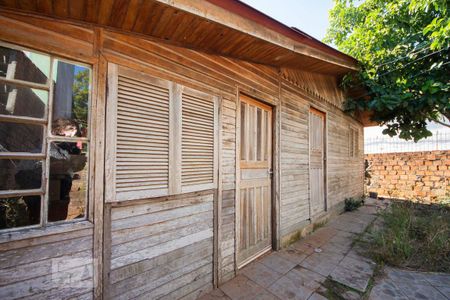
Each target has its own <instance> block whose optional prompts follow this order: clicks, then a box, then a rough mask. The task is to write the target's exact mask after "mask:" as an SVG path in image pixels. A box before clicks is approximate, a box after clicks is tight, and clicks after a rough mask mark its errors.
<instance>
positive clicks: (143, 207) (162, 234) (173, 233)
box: [108, 193, 214, 299]
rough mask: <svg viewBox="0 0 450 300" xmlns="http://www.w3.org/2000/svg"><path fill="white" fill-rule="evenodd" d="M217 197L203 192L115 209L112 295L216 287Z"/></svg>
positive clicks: (147, 295)
mask: <svg viewBox="0 0 450 300" xmlns="http://www.w3.org/2000/svg"><path fill="white" fill-rule="evenodd" d="M213 200H214V197H213V194H212V193H206V194H205V193H203V194H201V195H198V194H192V195H191V196H185V197H178V198H175V199H170V200H165V201H156V202H155V201H144V202H143V203H141V204H137V205H133V204H131V205H128V206H124V207H113V208H112V210H111V254H110V256H111V271H110V276H109V279H110V282H111V286H110V287H109V288H108V296H110V297H111V298H115V299H130V298H136V297H137V298H142V299H156V298H159V297H162V296H164V297H166V298H167V299H176V298H178V296H184V295H188V294H192V295H198V294H200V293H201V292H202V291H205V290H206V291H207V290H211V289H212V281H213V267H212V266H213V264H212V261H213V242H212V241H213ZM193 298H195V297H193Z"/></svg>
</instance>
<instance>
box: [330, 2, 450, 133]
mask: <svg viewBox="0 0 450 300" xmlns="http://www.w3.org/2000/svg"><path fill="white" fill-rule="evenodd" d="M449 10H450V0H366V1H364V2H362V3H361V1H354V0H335V1H334V7H333V9H332V10H331V11H330V27H329V28H328V32H327V35H326V37H325V40H324V41H325V42H327V43H333V44H334V45H336V46H337V48H338V49H339V50H341V51H343V52H345V53H347V54H349V55H351V56H353V57H355V58H356V59H358V60H359V61H360V62H361V71H360V72H359V73H358V74H356V75H347V76H345V77H344V79H343V86H344V87H346V88H351V89H358V88H359V89H361V87H363V88H364V89H365V90H366V91H367V92H365V93H359V94H360V96H358V97H353V98H349V99H347V101H346V110H347V111H348V112H350V113H352V112H355V111H357V110H361V111H363V110H370V111H372V112H373V116H372V120H373V121H376V122H379V123H380V124H381V125H386V126H387V129H385V130H384V131H383V133H384V134H388V135H390V136H395V135H398V136H399V137H400V138H403V139H406V140H410V139H413V140H414V141H418V140H420V139H422V138H426V137H428V136H430V135H431V132H430V131H429V130H427V127H426V126H427V122H428V121H435V122H438V123H441V124H443V125H445V126H448V127H450V125H449V124H450V122H449V120H450V60H449V53H450V51H449V46H450V14H449Z"/></svg>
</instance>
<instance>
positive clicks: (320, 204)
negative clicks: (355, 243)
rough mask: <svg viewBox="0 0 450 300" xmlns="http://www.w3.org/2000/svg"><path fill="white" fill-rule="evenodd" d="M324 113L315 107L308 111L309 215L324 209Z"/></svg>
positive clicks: (314, 214) (317, 213) (316, 213)
mask: <svg viewBox="0 0 450 300" xmlns="http://www.w3.org/2000/svg"><path fill="white" fill-rule="evenodd" d="M325 145H326V135H325V114H324V113H323V112H321V111H319V110H317V109H314V108H311V109H310V111H309V194H310V213H311V217H314V216H317V215H319V214H320V213H322V212H324V211H325V210H326V198H325V196H326V195H325V192H326V191H325V187H326V182H325V180H326V178H325V161H326V156H325V155H326V152H325Z"/></svg>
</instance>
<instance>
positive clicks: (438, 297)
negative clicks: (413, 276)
mask: <svg viewBox="0 0 450 300" xmlns="http://www.w3.org/2000/svg"><path fill="white" fill-rule="evenodd" d="M396 285H397V286H398V287H399V288H400V289H401V290H402V292H403V294H405V295H406V296H407V297H408V298H409V299H412V300H416V299H417V300H421V299H430V300H447V298H446V297H444V295H443V294H442V293H441V292H439V291H438V290H437V289H436V288H434V287H432V286H430V285H429V284H427V285H424V284H417V283H405V282H400V283H396Z"/></svg>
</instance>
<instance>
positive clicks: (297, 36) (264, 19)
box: [206, 0, 358, 65]
mask: <svg viewBox="0 0 450 300" xmlns="http://www.w3.org/2000/svg"><path fill="white" fill-rule="evenodd" d="M206 1H208V2H210V3H212V4H214V5H216V6H219V7H221V8H222V9H225V10H227V11H229V12H231V13H234V14H236V15H239V16H241V17H243V18H245V19H247V20H250V21H253V22H255V23H258V24H260V25H262V26H264V27H266V28H268V29H271V30H273V31H275V32H277V33H280V34H282V35H284V36H286V37H288V38H291V39H293V40H295V41H297V42H300V43H302V44H306V45H308V46H310V47H312V48H315V49H317V50H320V51H323V52H325V53H327V54H329V55H332V56H334V57H337V58H340V59H344V60H346V61H348V62H350V63H354V64H355V65H357V64H358V60H357V59H355V58H354V57H352V56H350V55H348V54H345V53H343V52H341V51H339V50H337V49H335V48H333V47H331V46H329V45H327V44H325V43H323V42H321V41H320V40H318V39H316V38H314V37H312V36H310V35H309V34H307V33H305V32H303V31H301V30H300V29H298V28H296V27H289V26H287V25H285V24H284V23H282V22H280V21H278V20H276V19H274V18H272V17H271V16H268V15H266V14H265V13H263V12H261V11H259V10H257V9H256V8H254V7H252V6H250V5H248V4H246V3H244V2H242V1H240V0H206Z"/></svg>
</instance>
